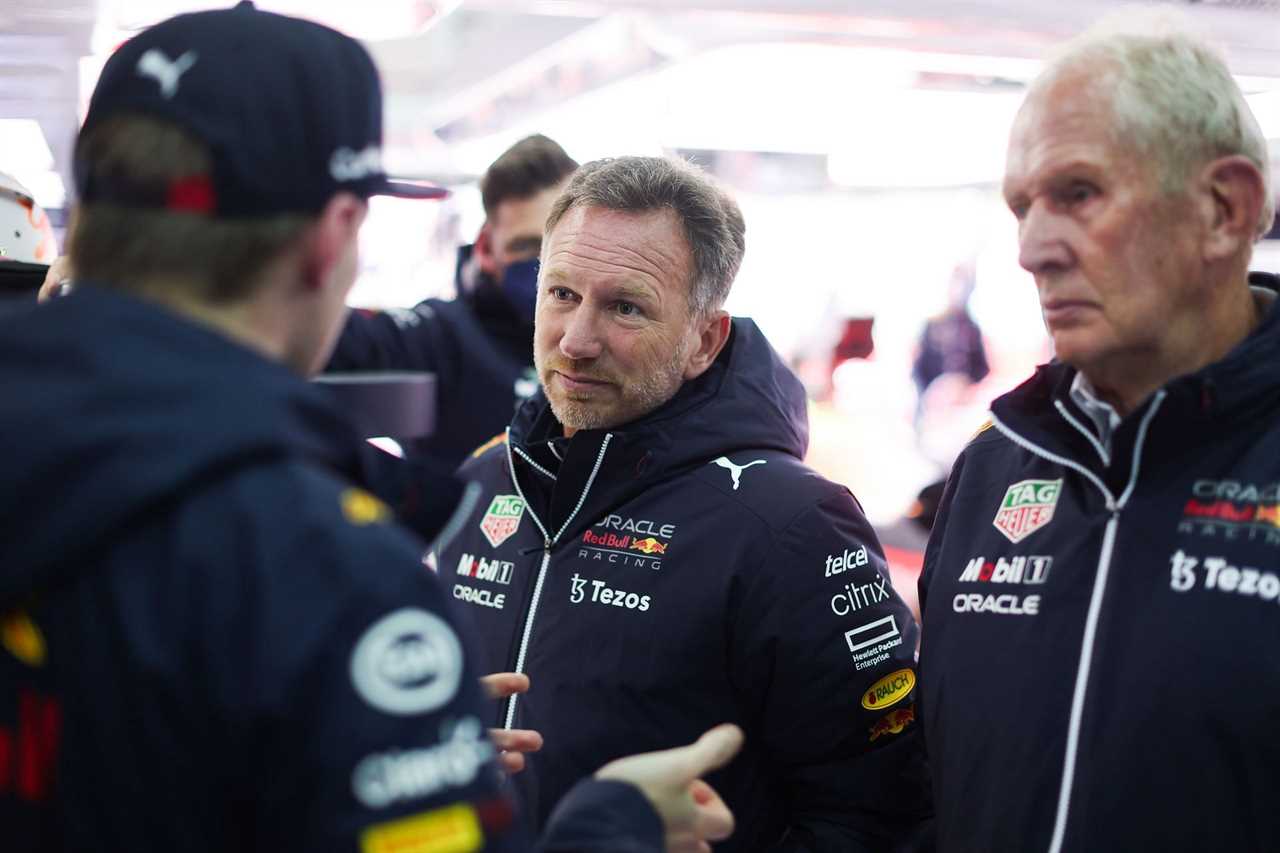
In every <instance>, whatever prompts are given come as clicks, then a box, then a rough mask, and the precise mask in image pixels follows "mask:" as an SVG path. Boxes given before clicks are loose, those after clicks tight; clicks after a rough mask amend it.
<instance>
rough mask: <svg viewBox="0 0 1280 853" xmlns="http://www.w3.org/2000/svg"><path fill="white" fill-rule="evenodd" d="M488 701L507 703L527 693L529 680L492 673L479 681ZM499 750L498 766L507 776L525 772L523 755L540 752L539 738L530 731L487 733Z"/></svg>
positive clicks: (511, 675)
mask: <svg viewBox="0 0 1280 853" xmlns="http://www.w3.org/2000/svg"><path fill="white" fill-rule="evenodd" d="M480 683H481V684H482V685H483V686H484V692H485V693H486V694H487V695H488V696H489V698H490V699H506V698H508V697H511V696H514V695H515V694H517V693H526V692H528V690H529V676H527V675H523V674H521V673H518V672H495V673H494V674H493V675H486V676H484V677H483V678H481V679H480ZM489 737H490V738H491V739H492V740H493V743H494V745H495V746H497V747H498V750H499V752H498V763H499V764H500V765H502V769H503V770H505V771H507V772H508V773H519V772H520V771H521V770H523V769H524V753H526V752H537V751H538V750H540V749H542V735H540V734H538V733H537V732H535V731H534V730H533V729H489Z"/></svg>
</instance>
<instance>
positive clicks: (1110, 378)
mask: <svg viewBox="0 0 1280 853" xmlns="http://www.w3.org/2000/svg"><path fill="white" fill-rule="evenodd" d="M1241 277H1242V278H1243V275H1242V276H1241ZM1263 313H1264V309H1263V306H1262V304H1261V303H1260V302H1259V301H1258V299H1257V298H1255V296H1254V294H1253V291H1252V290H1250V289H1249V288H1248V287H1247V286H1241V287H1238V288H1232V289H1231V297H1230V298H1229V299H1224V300H1219V301H1218V302H1217V303H1216V304H1213V303H1211V304H1210V306H1209V307H1208V309H1207V310H1206V312H1205V313H1204V314H1201V315H1197V316H1196V317H1194V318H1188V320H1187V323H1186V327H1185V328H1175V327H1171V328H1170V329H1169V330H1168V331H1167V333H1166V334H1165V337H1164V339H1163V341H1162V343H1163V344H1165V346H1164V347H1163V348H1157V349H1155V350H1154V351H1152V350H1143V351H1140V352H1136V353H1131V354H1126V355H1125V356H1124V357H1123V358H1119V359H1115V360H1114V361H1112V362H1110V363H1107V364H1099V365H1080V366H1079V367H1080V371H1081V372H1082V373H1083V374H1084V375H1085V377H1086V378H1087V379H1088V380H1089V382H1090V383H1091V384H1092V385H1093V387H1094V391H1095V392H1096V394H1097V396H1098V397H1099V398H1100V399H1102V400H1104V401H1106V402H1107V403H1109V404H1111V406H1112V407H1114V408H1115V410H1116V412H1117V413H1118V414H1119V415H1120V416H1121V417H1128V415H1129V414H1130V413H1132V412H1134V411H1136V410H1137V409H1138V408H1139V407H1140V406H1141V405H1142V404H1143V403H1144V402H1145V401H1146V400H1147V398H1148V397H1150V396H1151V395H1152V394H1154V393H1155V392H1156V391H1157V390H1158V389H1159V388H1161V387H1162V386H1164V385H1165V384H1166V383H1167V382H1169V381H1170V380H1171V379H1175V378H1177V377H1179V376H1186V375H1187V374H1190V373H1195V372H1196V371H1197V370H1200V369H1202V368H1204V367H1207V366H1208V365H1210V364H1213V363H1214V362H1217V361H1220V360H1222V359H1223V358H1224V357H1225V356H1226V355H1227V353H1229V352H1231V350H1233V349H1234V348H1235V347H1236V346H1237V345H1238V344H1239V343H1240V342H1241V341H1243V340H1244V339H1245V338H1247V337H1248V336H1249V335H1250V334H1251V333H1252V332H1253V330H1254V329H1256V328H1257V327H1258V324H1259V323H1261V322H1262V317H1263Z"/></svg>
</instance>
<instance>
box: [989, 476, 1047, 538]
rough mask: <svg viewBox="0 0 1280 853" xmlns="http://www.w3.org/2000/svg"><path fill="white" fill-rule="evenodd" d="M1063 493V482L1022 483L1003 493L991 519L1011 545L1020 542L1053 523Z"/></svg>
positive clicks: (1040, 481)
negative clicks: (1059, 498)
mask: <svg viewBox="0 0 1280 853" xmlns="http://www.w3.org/2000/svg"><path fill="white" fill-rule="evenodd" d="M1061 493H1062V480H1022V481H1020V482H1017V483H1014V484H1013V485H1012V486H1010V487H1009V489H1008V491H1006V492H1005V493H1004V500H1002V501H1001V502H1000V509H999V510H998V511H997V512H996V517H995V518H994V519H993V520H992V522H991V523H992V524H993V525H995V528H996V530H999V531H1000V532H1001V533H1003V534H1004V535H1005V538H1006V539H1008V540H1009V541H1010V542H1021V541H1022V540H1023V539H1026V538H1027V537H1028V536H1030V535H1031V534H1032V533H1035V532H1036V531H1037V530H1039V529H1040V528H1041V527H1044V526H1045V525H1046V524H1048V523H1049V522H1050V521H1053V510H1054V508H1055V507H1056V506H1057V505H1058V496H1059V495H1060V494H1061Z"/></svg>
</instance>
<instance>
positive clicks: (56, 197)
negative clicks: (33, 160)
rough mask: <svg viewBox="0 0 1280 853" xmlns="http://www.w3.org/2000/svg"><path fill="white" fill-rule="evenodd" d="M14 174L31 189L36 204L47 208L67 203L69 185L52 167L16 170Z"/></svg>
mask: <svg viewBox="0 0 1280 853" xmlns="http://www.w3.org/2000/svg"><path fill="white" fill-rule="evenodd" d="M12 174H13V176H14V177H15V178H17V179H18V180H19V181H21V182H22V184H23V185H24V186H25V187H26V188H27V189H28V190H30V191H31V196H32V198H34V199H35V200H36V204H38V205H40V206H41V207H43V208H44V209H45V210H51V209H56V208H59V207H65V206H66V204H67V187H66V184H64V183H63V182H62V176H61V175H59V174H58V173H57V172H55V171H53V170H52V169H45V170H41V171H35V172H23V171H14V172H13V173H12Z"/></svg>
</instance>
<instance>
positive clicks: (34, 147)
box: [0, 118, 53, 183]
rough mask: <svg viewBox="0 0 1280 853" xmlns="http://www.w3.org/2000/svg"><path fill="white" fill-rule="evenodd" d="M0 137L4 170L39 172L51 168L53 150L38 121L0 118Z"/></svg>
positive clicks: (0, 166) (1, 166)
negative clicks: (2, 145)
mask: <svg viewBox="0 0 1280 853" xmlns="http://www.w3.org/2000/svg"><path fill="white" fill-rule="evenodd" d="M0 139H3V140H4V151H3V157H4V161H3V164H2V165H0V168H3V169H4V171H6V172H10V173H16V172H40V171H44V170H46V169H52V168H53V151H52V150H50V148H49V142H48V141H47V140H46V139H45V138H44V131H42V130H41V129H40V123H39V122H37V121H35V120H33V119H28V118H6V119H0ZM24 183H25V182H24Z"/></svg>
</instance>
